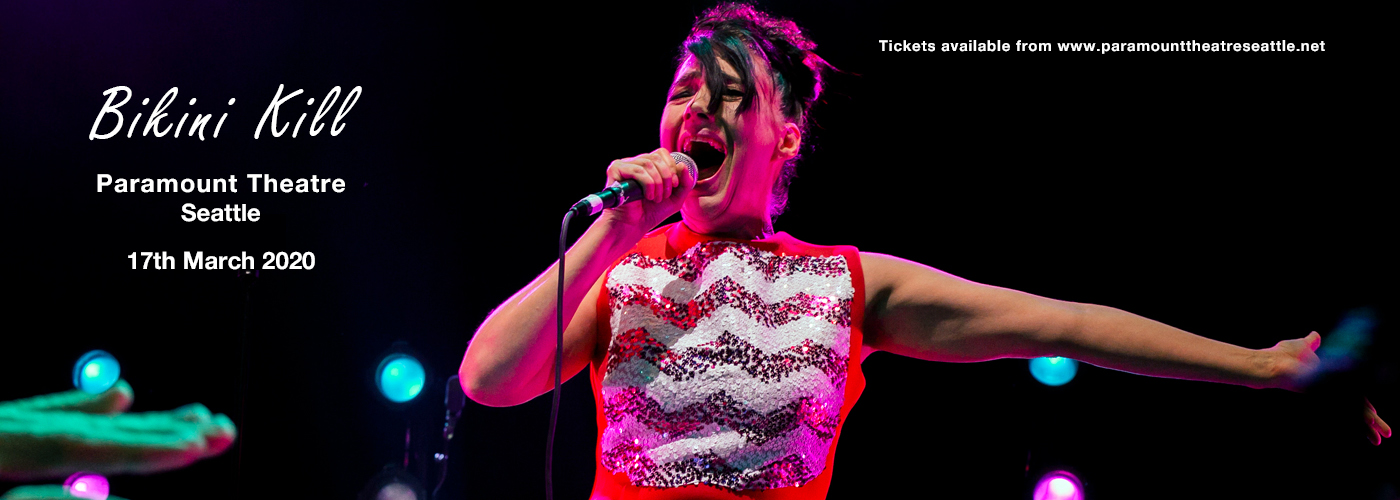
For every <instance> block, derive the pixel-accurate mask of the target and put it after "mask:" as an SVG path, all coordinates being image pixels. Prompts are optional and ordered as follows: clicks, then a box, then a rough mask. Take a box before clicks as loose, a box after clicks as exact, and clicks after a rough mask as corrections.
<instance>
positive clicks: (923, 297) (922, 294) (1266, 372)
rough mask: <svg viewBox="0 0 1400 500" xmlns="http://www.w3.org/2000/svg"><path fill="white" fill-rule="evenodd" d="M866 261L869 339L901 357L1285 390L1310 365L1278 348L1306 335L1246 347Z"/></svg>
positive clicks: (1105, 310)
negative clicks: (1080, 367)
mask: <svg viewBox="0 0 1400 500" xmlns="http://www.w3.org/2000/svg"><path fill="white" fill-rule="evenodd" d="M861 266H862V268H863V269H864V273H865V277H866V296H867V305H866V307H867V313H866V318H867V321H868V324H867V326H866V328H867V332H869V333H867V335H868V336H869V340H868V341H867V342H868V343H869V344H870V345H871V347H874V348H876V349H880V350H885V351H890V352H894V353H896V354H903V355H906V356H911V357H915V358H920V359H929V360H940V361H982V360H989V359H997V358H1006V357H1014V358H1033V357H1039V356H1066V357H1070V358H1074V359H1078V360H1080V361H1084V362H1087V363H1091V364H1094V365H1097V366H1102V367H1106V368H1112V369H1115V370H1122V371H1126V372H1132V373H1137V374H1142V375H1150V376H1154V377H1167V378H1177V379H1187V380H1205V381H1211V382H1223V383H1229V384H1237V385H1244V386H1248V387H1256V388H1259V387H1286V386H1287V384H1286V380H1287V378H1288V377H1287V375H1291V374H1294V372H1297V371H1299V370H1302V369H1303V367H1302V366H1301V364H1300V363H1301V362H1300V360H1298V359H1297V356H1293V359H1291V360H1290V359H1289V356H1288V355H1287V354H1288V353H1285V352H1284V350H1283V349H1280V347H1288V348H1290V349H1291V351H1292V353H1293V354H1295V355H1301V352H1300V350H1301V348H1302V347H1305V346H1302V345H1293V344H1289V345H1287V346H1285V345H1284V344H1286V343H1288V342H1296V343H1302V342H1304V341H1305V340H1306V339H1299V340H1298V341H1285V342H1281V343H1280V344H1279V346H1275V348H1272V349H1263V350H1254V349H1246V348H1243V347H1239V346H1235V345H1231V344H1227V343H1224V342H1219V341H1216V340H1211V339H1208V338H1205V337H1201V336H1197V335H1193V334H1191V333H1188V332H1185V331H1183V330H1180V329H1177V328H1173V327H1171V326H1168V325H1165V324H1162V323H1159V322H1157V321H1153V320H1150V319H1147V318H1144V317H1141V316H1137V315H1134V314H1131V313H1128V312H1125V311H1121V310H1118V309H1113V308H1110V307H1104V306H1098V305H1093V304H1081V303H1074V302H1066V301H1060V300H1054V299H1048V298H1045V297H1038V296H1035V295H1031V294H1028V293H1023V292H1018V291H1015V290H1009V289H1005V288H998V287H993V286H987V285H983V284H979V283H974V282H971V281H967V280H964V279H962V278H958V277H956V276H953V275H950V274H947V273H944V272H942V271H939V270H937V269H933V268H931V267H928V266H924V265H921V264H917V263H914V262H909V261H906V260H903V259H898V258H895V257H891V256H888V255H880V254H871V253H862V254H861ZM1312 340H1316V339H1312ZM1312 347H1313V348H1316V344H1313V345H1312ZM1307 354H1311V350H1308V352H1307ZM1314 358H1315V356H1314Z"/></svg>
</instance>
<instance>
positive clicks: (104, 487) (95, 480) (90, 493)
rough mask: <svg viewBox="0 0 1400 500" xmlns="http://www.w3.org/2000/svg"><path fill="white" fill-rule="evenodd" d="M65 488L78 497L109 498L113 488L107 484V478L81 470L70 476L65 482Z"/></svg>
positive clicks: (105, 499)
mask: <svg viewBox="0 0 1400 500" xmlns="http://www.w3.org/2000/svg"><path fill="white" fill-rule="evenodd" d="M63 490H64V491H65V492H67V493H68V494H69V495H71V496H74V497H78V498H88V499H91V500H107V495H108V492H109V491H111V488H110V486H109V485H108V484H107V478H105V477H102V476H99V475H97V474H93V473H91V472H79V473H77V474H73V475H71V476H68V479H67V480H66V481H64V482H63Z"/></svg>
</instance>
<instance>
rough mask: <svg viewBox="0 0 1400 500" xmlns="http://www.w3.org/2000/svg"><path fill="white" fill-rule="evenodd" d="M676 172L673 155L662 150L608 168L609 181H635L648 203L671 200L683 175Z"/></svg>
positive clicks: (618, 162)
mask: <svg viewBox="0 0 1400 500" xmlns="http://www.w3.org/2000/svg"><path fill="white" fill-rule="evenodd" d="M676 170H677V167H676V162H675V160H673V159H672V158H671V153H670V152H669V151H666V149H664V148H661V149H657V150H656V151H652V152H650V153H647V154H644V155H639V156H634V157H632V158H624V159H621V160H617V161H614V162H612V164H611V165H609V166H608V180H609V181H612V182H622V181H625V180H628V179H631V180H635V181H636V182H637V183H638V184H639V185H640V186H641V187H642V197H644V198H645V199H646V200H647V201H652V202H659V201H663V200H666V199H668V198H670V197H671V195H672V193H673V192H674V191H675V189H676V188H677V187H680V186H681V175H680V174H678V173H677V172H676Z"/></svg>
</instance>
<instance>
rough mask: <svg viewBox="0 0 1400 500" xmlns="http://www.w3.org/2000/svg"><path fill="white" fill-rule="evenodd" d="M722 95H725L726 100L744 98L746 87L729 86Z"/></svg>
mask: <svg viewBox="0 0 1400 500" xmlns="http://www.w3.org/2000/svg"><path fill="white" fill-rule="evenodd" d="M722 95H723V96H724V100H726V101H733V100H738V99H743V98H744V89H741V88H735V87H729V88H726V89H724V93H723V94H722Z"/></svg>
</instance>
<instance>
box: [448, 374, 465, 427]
mask: <svg viewBox="0 0 1400 500" xmlns="http://www.w3.org/2000/svg"><path fill="white" fill-rule="evenodd" d="M443 403H444V404H445V405H446V406H447V423H446V424H445V425H443V426H442V439H443V440H444V441H446V440H449V439H452V435H453V434H455V433H456V431H457V419H458V418H459V417H461V416H462V408H463V407H465V406H467V393H465V392H462V383H461V381H460V379H459V378H458V377H457V376H456V375H453V376H451V377H449V378H448V379H447V397H446V398H444V400H443Z"/></svg>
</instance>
